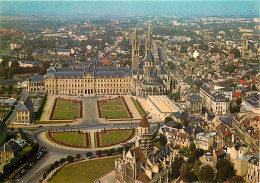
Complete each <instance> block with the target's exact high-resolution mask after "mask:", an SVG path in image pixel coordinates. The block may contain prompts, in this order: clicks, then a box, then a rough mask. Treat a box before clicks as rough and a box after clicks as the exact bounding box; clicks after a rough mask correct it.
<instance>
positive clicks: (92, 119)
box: [18, 98, 162, 183]
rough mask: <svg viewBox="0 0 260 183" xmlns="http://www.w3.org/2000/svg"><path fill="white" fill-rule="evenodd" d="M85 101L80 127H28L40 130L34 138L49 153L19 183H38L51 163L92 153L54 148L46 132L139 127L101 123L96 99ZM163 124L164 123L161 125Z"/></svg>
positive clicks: (131, 124) (152, 128)
mask: <svg viewBox="0 0 260 183" xmlns="http://www.w3.org/2000/svg"><path fill="white" fill-rule="evenodd" d="M82 100H83V101H84V106H83V113H84V114H85V115H84V118H83V119H82V122H81V124H80V125H77V126H72V125H70V126H52V125H50V126H44V127H41V128H39V127H38V128H37V127H29V126H28V127H26V128H24V130H26V129H39V131H37V132H35V133H33V138H34V139H35V140H37V142H38V143H39V145H40V146H44V147H46V150H47V151H48V153H47V154H46V155H45V156H44V157H43V158H42V159H41V160H40V161H38V163H37V164H35V165H34V166H33V167H32V169H30V170H29V171H28V172H27V173H26V174H25V175H24V176H23V177H21V178H20V179H19V180H18V182H21V183H22V182H23V183H25V182H26V183H27V182H30V183H38V180H39V179H41V178H42V175H43V173H44V172H45V171H46V170H47V169H48V167H49V166H50V164H51V163H53V162H54V161H56V160H60V158H64V157H66V156H68V155H75V154H77V153H80V154H85V153H86V152H87V151H91V150H90V149H82V150H79V149H73V148H71V149H69V148H63V147H62V146H60V145H55V146H53V145H52V144H49V143H46V141H44V140H43V139H42V135H43V133H44V132H46V131H48V130H64V129H65V130H75V129H80V130H83V129H84V130H101V129H104V128H111V127H109V125H111V124H112V125H114V128H129V127H131V126H133V127H135V128H136V127H137V126H138V122H133V123H131V122H130V121H126V122H124V123H118V122H117V123H113V122H112V123H107V124H104V123H101V121H99V120H98V118H97V116H98V115H97V110H96V105H97V104H96V99H94V98H82ZM161 124H162V123H161ZM156 129H157V124H152V125H151V130H153V131H154V130H156ZM92 152H93V154H94V155H95V151H93V150H92Z"/></svg>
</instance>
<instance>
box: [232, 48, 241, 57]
mask: <svg viewBox="0 0 260 183" xmlns="http://www.w3.org/2000/svg"><path fill="white" fill-rule="evenodd" d="M230 53H233V54H235V58H238V57H240V51H239V50H238V49H236V48H233V49H232V50H231V51H230Z"/></svg>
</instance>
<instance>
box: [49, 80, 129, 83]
mask: <svg viewBox="0 0 260 183" xmlns="http://www.w3.org/2000/svg"><path fill="white" fill-rule="evenodd" d="M95 81H96V82H101V83H102V82H131V79H96V80H95ZM57 82H58V83H59V82H61V83H70V82H74V83H80V82H85V83H93V82H94V79H91V80H85V79H83V80H79V79H74V80H72V79H68V80H67V79H62V80H58V81H57ZM46 83H55V80H54V79H52V80H46Z"/></svg>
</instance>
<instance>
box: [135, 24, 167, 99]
mask: <svg viewBox="0 0 260 183" xmlns="http://www.w3.org/2000/svg"><path fill="white" fill-rule="evenodd" d="M158 56H159V58H158V59H155V58H154V57H153V45H152V33H151V27H150V26H149V29H148V32H147V37H146V41H145V55H144V59H142V57H141V56H140V43H139V41H138V35H137V30H135V32H134V40H133V42H132V84H133V89H132V90H133V93H135V94H136V95H137V96H141V97H147V96H149V95H165V94H166V92H167V91H169V90H171V78H170V73H169V69H168V67H167V66H166V65H165V64H164V58H163V55H162V53H161V49H160V48H158Z"/></svg>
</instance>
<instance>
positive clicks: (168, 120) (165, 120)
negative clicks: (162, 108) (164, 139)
mask: <svg viewBox="0 0 260 183" xmlns="http://www.w3.org/2000/svg"><path fill="white" fill-rule="evenodd" d="M170 121H172V118H171V117H166V118H165V119H164V123H169V122H170Z"/></svg>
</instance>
